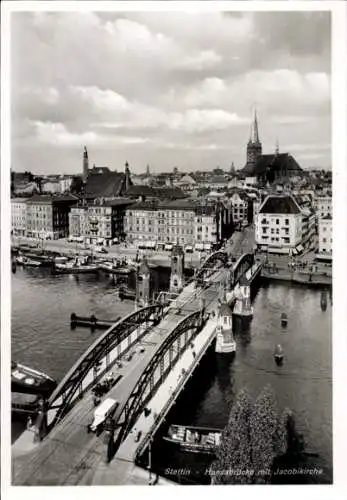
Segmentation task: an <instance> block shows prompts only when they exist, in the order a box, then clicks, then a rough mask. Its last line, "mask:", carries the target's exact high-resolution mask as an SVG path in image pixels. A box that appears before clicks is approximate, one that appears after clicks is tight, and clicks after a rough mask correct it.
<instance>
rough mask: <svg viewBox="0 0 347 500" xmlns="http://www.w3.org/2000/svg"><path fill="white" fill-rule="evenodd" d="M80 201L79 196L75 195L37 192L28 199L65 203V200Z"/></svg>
mask: <svg viewBox="0 0 347 500" xmlns="http://www.w3.org/2000/svg"><path fill="white" fill-rule="evenodd" d="M69 201H70V202H76V203H77V202H78V198H77V196H74V195H72V194H71V195H62V196H59V195H49V194H35V195H34V196H32V197H31V198H29V199H28V200H27V203H30V204H35V203H63V202H69Z"/></svg>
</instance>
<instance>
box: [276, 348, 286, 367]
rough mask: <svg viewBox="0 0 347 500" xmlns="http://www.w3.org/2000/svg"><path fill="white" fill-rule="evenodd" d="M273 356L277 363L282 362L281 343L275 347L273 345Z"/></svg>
mask: <svg viewBox="0 0 347 500" xmlns="http://www.w3.org/2000/svg"><path fill="white" fill-rule="evenodd" d="M274 358H275V361H276V363H277V364H278V365H280V364H282V363H283V358H284V355H283V349H282V346H281V344H278V345H277V346H276V347H275V352H274Z"/></svg>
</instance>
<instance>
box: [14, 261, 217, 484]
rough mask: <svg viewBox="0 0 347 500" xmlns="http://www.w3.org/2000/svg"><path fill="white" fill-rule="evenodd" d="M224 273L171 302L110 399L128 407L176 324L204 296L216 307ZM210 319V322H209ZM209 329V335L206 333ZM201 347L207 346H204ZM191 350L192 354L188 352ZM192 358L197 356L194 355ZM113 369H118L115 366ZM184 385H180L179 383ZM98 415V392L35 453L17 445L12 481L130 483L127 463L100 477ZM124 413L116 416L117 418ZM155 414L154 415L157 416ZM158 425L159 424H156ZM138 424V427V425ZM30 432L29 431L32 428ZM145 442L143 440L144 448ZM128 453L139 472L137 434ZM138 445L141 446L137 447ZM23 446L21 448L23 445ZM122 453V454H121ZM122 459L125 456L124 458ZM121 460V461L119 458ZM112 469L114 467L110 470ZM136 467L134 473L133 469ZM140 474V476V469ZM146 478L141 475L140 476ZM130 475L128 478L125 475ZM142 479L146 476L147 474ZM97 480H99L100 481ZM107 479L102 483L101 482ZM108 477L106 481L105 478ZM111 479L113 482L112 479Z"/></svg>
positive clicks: (159, 397)
mask: <svg viewBox="0 0 347 500" xmlns="http://www.w3.org/2000/svg"><path fill="white" fill-rule="evenodd" d="M223 277H224V270H218V271H216V272H215V274H214V276H213V280H212V281H213V283H212V285H211V286H210V287H208V288H207V289H201V290H199V289H198V290H195V288H194V285H193V284H190V285H188V286H187V287H186V288H185V289H184V290H183V292H182V294H181V295H180V297H179V298H178V299H177V300H176V301H174V303H172V304H171V306H170V307H169V308H168V310H167V313H166V316H165V317H164V318H163V320H162V321H161V323H160V324H159V325H158V326H156V327H155V328H153V329H152V330H151V331H150V332H149V333H148V334H147V335H146V336H145V337H144V338H143V339H142V340H141V342H140V343H139V345H142V346H144V347H145V352H143V353H141V352H140V349H138V348H134V351H136V353H135V354H134V356H133V358H132V359H131V361H128V362H124V365H123V367H122V368H118V369H117V374H118V373H119V374H120V375H122V379H121V380H120V381H119V382H118V384H117V385H116V386H115V387H114V388H112V390H111V391H110V392H109V393H108V394H107V396H105V397H113V398H114V399H117V400H118V401H119V403H120V405H119V407H120V408H121V407H123V405H124V404H125V402H126V401H127V400H128V399H129V396H130V394H131V392H132V389H133V387H134V386H135V385H136V382H137V380H138V379H139V377H140V376H141V374H142V373H143V371H144V368H145V367H146V366H147V365H148V363H149V361H150V359H151V358H152V357H153V355H154V353H155V351H156V350H157V349H159V347H160V345H161V343H162V342H163V341H164V340H165V339H166V338H167V336H168V335H169V334H170V332H171V331H172V330H173V329H174V328H175V326H176V325H177V323H178V322H179V321H180V320H181V319H182V318H183V317H184V316H187V315H188V314H189V313H191V312H192V311H196V310H197V309H199V307H200V301H201V298H204V299H205V301H206V303H205V305H206V308H207V310H209V309H211V308H212V307H213V306H214V304H215V301H216V298H217V293H218V292H217V290H216V288H215V286H214V285H215V284H217V283H218V282H219V281H220V280H222V279H223ZM209 324H210V322H208V325H209ZM210 329H211V326H209V327H208V328H207V329H206V327H205V328H204V329H203V330H202V332H205V334H206V335H211V331H210ZM202 332H200V334H199V336H198V337H199V339H201V340H199V342H200V341H201V342H202V341H203V339H204V336H203V335H202ZM206 332H207V333H206ZM194 343H195V340H194ZM200 347H201V346H200ZM187 352H188V354H187ZM186 356H188V358H189V356H190V357H192V353H191V352H190V351H189V350H188V351H186V352H185V353H184V354H183V356H182V360H180V363H178V364H177V369H176V367H174V368H173V370H172V372H171V373H170V374H169V376H168V378H167V379H166V381H165V382H164V384H163V387H162V388H160V389H159V390H158V391H157V393H156V395H155V396H154V399H153V407H152V414H153V413H157V412H159V413H160V411H161V408H162V404H163V401H164V399H165V398H164V399H163V394H165V392H166V393H167V390H168V388H170V387H175V386H176V388H177V384H178V382H177V377H178V373H177V370H179V371H181V370H182V366H181V362H182V363H188V365H189V359H188V358H186ZM190 361H191V359H190ZM112 371H115V370H114V368H113V369H112ZM178 387H179V385H178ZM93 415H94V406H93V401H92V395H91V394H90V393H87V394H85V395H84V397H83V399H82V400H81V401H79V402H78V403H77V404H76V405H75V407H74V408H73V409H72V410H71V411H70V412H69V413H68V414H67V415H66V417H65V418H64V419H63V421H62V422H60V423H59V424H58V425H57V426H56V427H55V428H54V429H53V430H52V431H51V433H50V434H49V435H48V436H47V437H46V438H45V440H44V441H43V442H42V443H40V444H39V445H37V446H36V447H35V448H34V449H33V450H31V452H30V453H25V454H23V455H21V454H20V452H21V451H23V450H20V449H16V444H14V446H13V448H12V450H13V475H12V482H13V484H15V485H77V484H91V482H93V483H94V484H125V483H124V481H123V482H122V483H117V481H121V477H122V476H123V475H122V473H121V470H123V471H124V466H123V465H122V466H121V465H120V463H119V464H118V467H119V469H118V470H119V472H118V473H117V476H118V479H117V480H116V477H115V476H113V479H111V476H107V475H106V476H107V477H106V476H105V474H101V476H100V475H99V476H98V475H96V476H95V477H94V472H95V471H96V470H98V471H102V470H106V468H105V466H104V465H102V463H103V461H104V453H105V449H106V446H105V444H104V443H103V441H102V435H101V436H100V437H96V436H95V435H94V434H92V433H90V434H88V433H87V425H88V424H89V423H90V421H91V420H92V418H93ZM117 417H118V415H117V414H115V419H117ZM152 418H153V416H152ZM149 422H150V420H148V422H144V421H143V420H141V417H140V421H139V423H138V425H139V426H140V425H141V426H144V427H143V432H144V433H146V428H147V427H146V426H148V425H149ZM152 424H153V422H152ZM135 427H136V426H135ZM27 432H29V431H27ZM138 444H139V443H137V446H138ZM122 446H124V448H122V450H123V451H122V452H121V453H123V454H124V457H125V458H126V460H123V461H122V462H123V464H127V466H126V470H127V474H130V473H131V474H134V470H135V468H134V466H133V465H132V466H131V467H130V465H129V464H130V462H129V460H132V458H133V456H134V452H135V447H134V441H133V436H132V435H131V434H130V435H129V437H128V438H127V439H126V440H125V441H124V443H123V445H122ZM137 446H136V447H137ZM17 448H18V447H17ZM119 456H122V455H119ZM118 462H119V460H118ZM114 463H116V461H114ZM110 465H111V464H109V465H108V466H106V467H107V470H112V468H113V466H112V465H111V467H110ZM109 467H110V469H108V468H109ZM131 471H132V472H131ZM135 475H136V477H139V475H138V474H137V473H136V474H135ZM140 476H141V474H140ZM124 477H125V476H124ZM141 477H142V476H141ZM128 480H129V481H130V482H128V483H127V484H133V481H135V479H134V478H133V480H132V479H131V477H130V476H128ZM95 481H97V483H96V482H95ZM100 481H101V482H100ZM104 481H105V482H104ZM107 481H111V482H107Z"/></svg>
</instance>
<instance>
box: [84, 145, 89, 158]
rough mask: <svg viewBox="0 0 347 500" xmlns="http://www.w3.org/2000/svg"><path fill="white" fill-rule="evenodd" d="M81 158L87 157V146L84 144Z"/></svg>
mask: <svg viewBox="0 0 347 500" xmlns="http://www.w3.org/2000/svg"><path fill="white" fill-rule="evenodd" d="M83 158H88V151H87V146H84V151H83Z"/></svg>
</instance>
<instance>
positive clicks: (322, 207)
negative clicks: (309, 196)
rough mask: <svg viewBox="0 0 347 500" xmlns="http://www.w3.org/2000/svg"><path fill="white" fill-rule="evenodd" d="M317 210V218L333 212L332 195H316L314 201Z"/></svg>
mask: <svg viewBox="0 0 347 500" xmlns="http://www.w3.org/2000/svg"><path fill="white" fill-rule="evenodd" d="M313 205H314V208H315V210H316V215H317V218H318V219H320V218H322V217H325V216H327V215H331V216H332V214H333V210H332V197H331V196H319V195H318V196H316V197H315V198H314V201H313Z"/></svg>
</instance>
